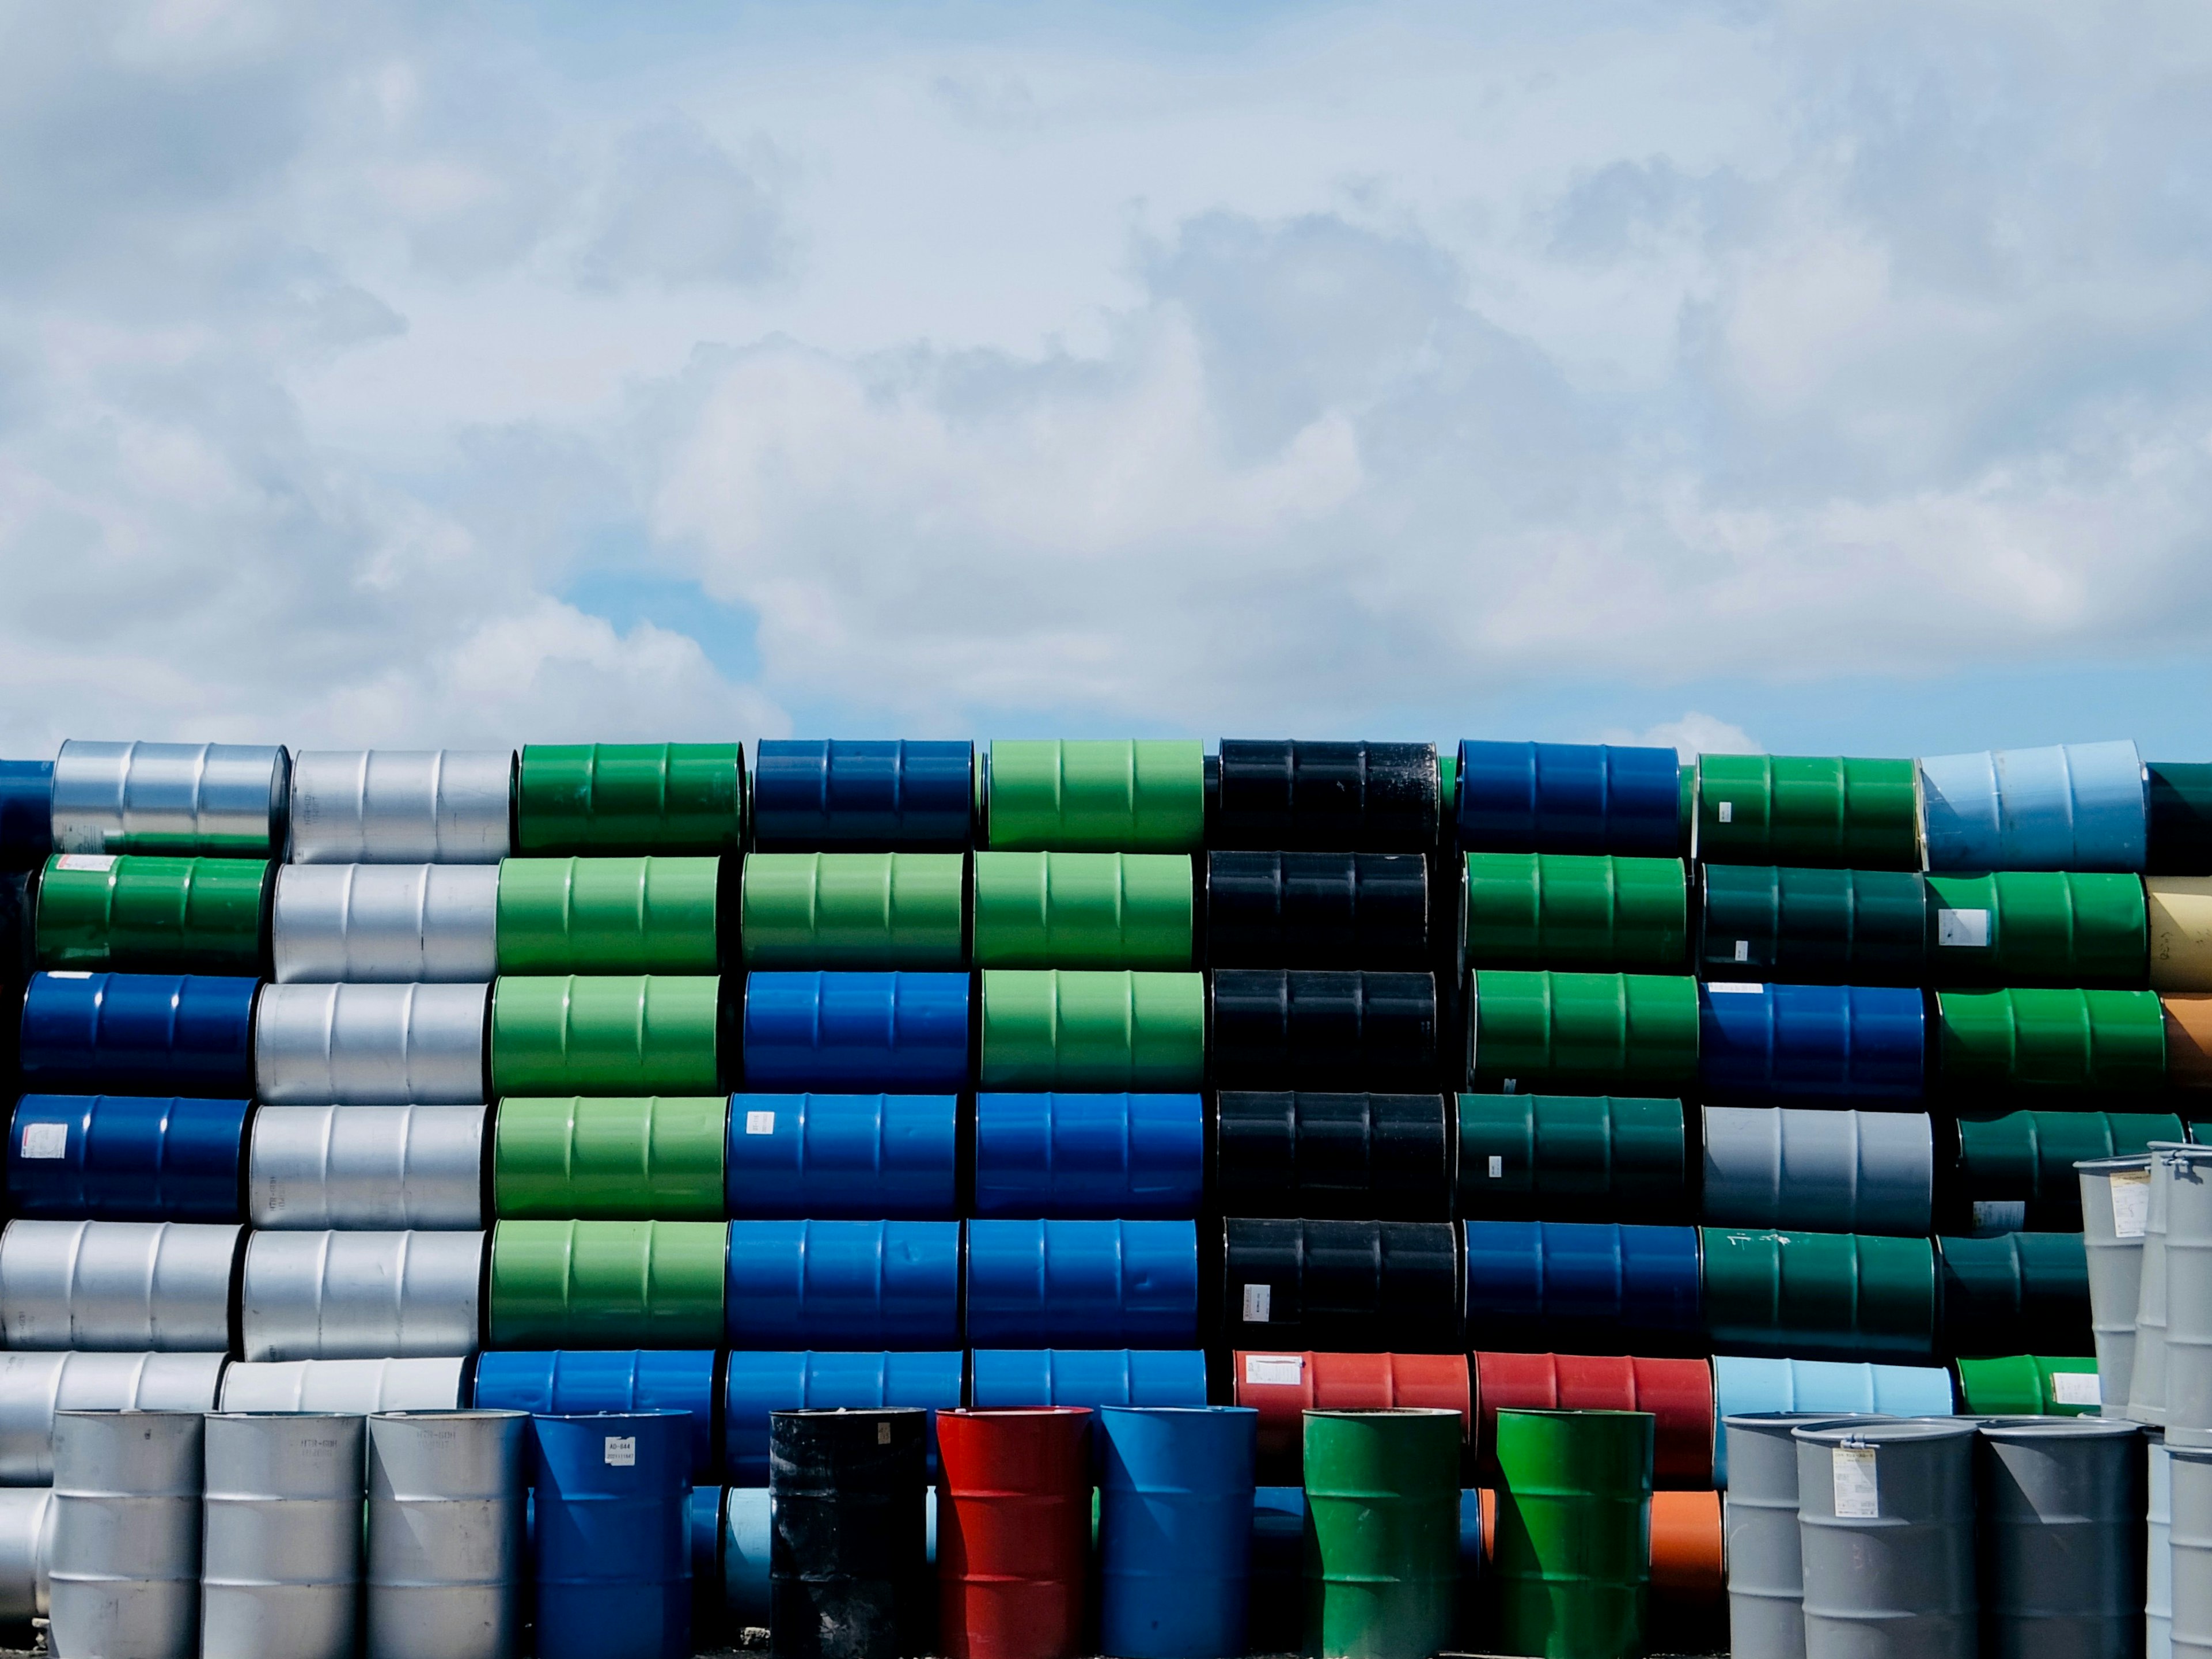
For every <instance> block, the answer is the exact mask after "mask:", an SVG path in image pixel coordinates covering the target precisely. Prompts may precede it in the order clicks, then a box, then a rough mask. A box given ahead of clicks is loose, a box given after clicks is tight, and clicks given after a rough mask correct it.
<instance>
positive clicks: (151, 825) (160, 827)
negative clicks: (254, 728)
mask: <svg viewBox="0 0 2212 1659" xmlns="http://www.w3.org/2000/svg"><path fill="white" fill-rule="evenodd" d="M290 783H291V767H290V765H289V763H288V762H287V760H286V758H285V755H284V751H283V750H282V749H279V748H269V747H264V746H261V745H258V744H234V743H86V742H83V741H82V740H80V739H77V738H71V739H70V740H69V741H68V742H66V743H64V744H62V747H61V753H60V754H59V755H58V756H57V757H55V760H54V784H53V838H54V850H55V851H56V852H58V853H182V854H191V853H204V854H214V855H216V857H220V858H245V859H268V858H278V857H281V856H283V848H284V818H285V808H286V805H287V802H288V799H289V794H290Z"/></svg>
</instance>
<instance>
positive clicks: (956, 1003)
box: [744, 972, 969, 1094]
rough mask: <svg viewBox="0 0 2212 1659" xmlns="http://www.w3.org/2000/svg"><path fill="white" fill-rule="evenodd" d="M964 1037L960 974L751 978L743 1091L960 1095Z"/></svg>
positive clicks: (963, 978) (964, 1076)
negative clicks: (884, 1092)
mask: <svg viewBox="0 0 2212 1659" xmlns="http://www.w3.org/2000/svg"><path fill="white" fill-rule="evenodd" d="M968 1030H969V1020H968V975H965V974H937V973H889V974H878V973H799V972H791V973H784V972H778V973H752V974H748V975H745V986H744V1077H745V1086H746V1088H748V1089H750V1090H759V1091H785V1090H800V1089H816V1090H821V1091H825V1092H829V1091H852V1092H867V1091H875V1090H888V1091H894V1092H897V1093H903V1094H927V1093H942V1092H945V1091H953V1090H958V1089H962V1088H964V1087H966V1086H967V1082H968Z"/></svg>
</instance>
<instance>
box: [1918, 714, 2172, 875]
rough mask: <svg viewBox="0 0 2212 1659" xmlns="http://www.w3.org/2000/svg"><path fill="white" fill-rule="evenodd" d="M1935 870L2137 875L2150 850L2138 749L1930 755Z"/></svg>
mask: <svg viewBox="0 0 2212 1659" xmlns="http://www.w3.org/2000/svg"><path fill="white" fill-rule="evenodd" d="M1920 798H1921V812H1922V822H1923V826H1924V840H1925V842H1926V846H1927V852H1928V867H1929V869H1930V870H2134V871H2140V870H2141V869H2142V867H2143V865H2144V863H2145V861H2146V859H2147V855H2148V850H2149V836H2150V805H2149V797H2148V791H2147V790H2146V789H2145V787H2144V784H2143V769H2142V756H2141V755H2139V754H2138V753H2137V752H2136V746H2135V744H2132V743H2069V744H2056V745H2053V746H2052V747H2050V748H2047V749H2000V750H1995V751H1991V750H1982V751H1980V752H1979V753H1978V754H1972V755H1931V756H1929V757H1925V758H1923V760H1922V761H1921V762H1920Z"/></svg>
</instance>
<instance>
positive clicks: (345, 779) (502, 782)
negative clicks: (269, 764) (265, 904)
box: [289, 749, 514, 864]
mask: <svg viewBox="0 0 2212 1659" xmlns="http://www.w3.org/2000/svg"><path fill="white" fill-rule="evenodd" d="M513 789H514V751H513V750H511V749H306V750H301V752H300V753H299V754H298V755H297V756H295V757H294V758H293V761H292V842H291V848H290V854H289V856H290V858H291V860H292V862H293V863H295V864H424V863H428V864H497V863H498V862H499V861H500V860H501V859H503V858H505V857H506V856H507V847H508V834H507V823H508V817H509V812H510V805H509V803H510V800H511V799H512V796H513Z"/></svg>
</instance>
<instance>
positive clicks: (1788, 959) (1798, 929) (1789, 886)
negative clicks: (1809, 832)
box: [1696, 864, 1929, 985]
mask: <svg viewBox="0 0 2212 1659" xmlns="http://www.w3.org/2000/svg"><path fill="white" fill-rule="evenodd" d="M1698 879H1699V886H1700V888H1701V890H1702V897H1703V900H1704V902H1703V903H1702V904H1701V905H1700V906H1699V925H1698V944H1697V949H1696V962H1697V969H1698V974H1699V977H1700V978H1705V979H1725V978H1729V977H1730V976H1733V975H1742V976H1743V977H1744V978H1746V979H1776V980H1779V981H1783V982H1784V984H1789V985H1921V984H1924V983H1926V982H1927V975H1928V951H1929V943H1928V938H1927V930H1928V889H1927V883H1926V881H1925V880H1924V879H1923V877H1922V876H1921V874H1920V872H1918V871H1917V870H1818V869H1805V868H1801V867H1798V866H1760V865H1752V864H1705V865H1700V866H1699V869H1698Z"/></svg>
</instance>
